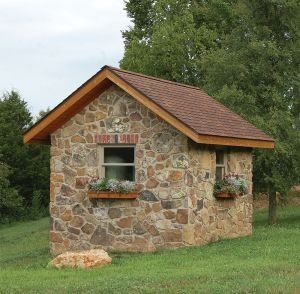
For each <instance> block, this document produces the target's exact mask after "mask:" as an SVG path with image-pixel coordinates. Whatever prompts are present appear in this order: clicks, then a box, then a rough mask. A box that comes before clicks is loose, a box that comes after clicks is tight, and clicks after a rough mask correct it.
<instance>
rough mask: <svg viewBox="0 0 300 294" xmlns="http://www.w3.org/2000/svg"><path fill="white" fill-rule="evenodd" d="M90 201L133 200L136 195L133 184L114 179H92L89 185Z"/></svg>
mask: <svg viewBox="0 0 300 294" xmlns="http://www.w3.org/2000/svg"><path fill="white" fill-rule="evenodd" d="M88 197H89V198H90V199H135V198H137V197H138V193H137V191H136V189H135V183H134V182H131V181H119V180H116V179H106V178H102V179H92V181H91V182H90V183H89V191H88Z"/></svg>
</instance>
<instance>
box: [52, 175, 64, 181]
mask: <svg viewBox="0 0 300 294" xmlns="http://www.w3.org/2000/svg"><path fill="white" fill-rule="evenodd" d="M63 179H64V176H63V175H62V174H58V173H51V176H50V180H51V181H52V182H59V183H62V182H63Z"/></svg>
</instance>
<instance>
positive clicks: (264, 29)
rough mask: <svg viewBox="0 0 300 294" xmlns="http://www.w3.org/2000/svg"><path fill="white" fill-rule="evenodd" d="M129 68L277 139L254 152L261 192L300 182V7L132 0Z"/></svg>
mask: <svg viewBox="0 0 300 294" xmlns="http://www.w3.org/2000/svg"><path fill="white" fill-rule="evenodd" d="M126 10H127V12H128V15H129V17H131V18H132V21H133V27H132V28H129V29H128V30H127V31H125V32H123V37H124V39H125V54H124V57H123V59H122V60H121V62H120V65H121V67H122V68H124V69H128V70H133V71H138V72H142V73H145V74H149V75H154V76H157V77H161V78H166V79H171V80H174V81H177V82H183V83H188V84H191V85H195V86H199V87H202V88H203V89H204V90H205V91H206V92H208V93H209V94H210V95H212V96H214V97H215V98H217V99H218V100H219V101H221V102H222V103H223V104H225V105H226V106H228V107H229V108H231V109H232V110H234V111H235V112H237V113H239V114H240V115H241V116H243V117H244V118H246V119H247V120H248V121H250V122H252V123H253V124H255V125H256V126H257V127H259V128H261V129H262V130H264V131H265V132H266V133H268V134H270V135H271V136H272V137H273V138H275V140H276V148H275V150H274V151H273V150H255V151H254V187H255V190H256V191H269V192H270V194H272V195H274V193H275V191H278V192H280V193H281V195H285V194H286V193H287V191H288V190H289V189H290V187H291V186H292V185H294V184H296V183H299V182H300V179H299V177H300V158H299V154H300V143H299V142H300V139H299V121H300V118H299V107H300V102H299V101H300V99H299V56H297V54H298V51H297V46H298V47H299V41H298V40H299V26H298V24H299V12H300V8H299V1H298V0H289V1H283V0H250V1H246V0H241V1H234V0H227V1H225V0H212V1H200V0H198V1H192V0H181V1H178V0H156V1H154V0H147V1H146V0H144V1H133V0H129V1H127V2H126Z"/></svg>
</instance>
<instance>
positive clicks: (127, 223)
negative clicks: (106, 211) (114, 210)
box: [117, 216, 132, 228]
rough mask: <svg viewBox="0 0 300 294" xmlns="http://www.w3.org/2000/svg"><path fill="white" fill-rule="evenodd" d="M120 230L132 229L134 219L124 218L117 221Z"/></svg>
mask: <svg viewBox="0 0 300 294" xmlns="http://www.w3.org/2000/svg"><path fill="white" fill-rule="evenodd" d="M117 224H118V226H119V227H120V228H131V227H132V217H131V216H128V217H124V218H121V219H120V220H118V221H117Z"/></svg>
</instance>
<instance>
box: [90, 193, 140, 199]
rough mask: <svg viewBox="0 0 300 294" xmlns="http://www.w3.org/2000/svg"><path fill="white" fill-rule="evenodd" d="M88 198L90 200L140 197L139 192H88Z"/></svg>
mask: <svg viewBox="0 0 300 294" xmlns="http://www.w3.org/2000/svg"><path fill="white" fill-rule="evenodd" d="M88 197H89V198H90V199H136V198H137V197H138V193H137V192H130V193H117V192H109V191H99V192H95V191H88Z"/></svg>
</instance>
